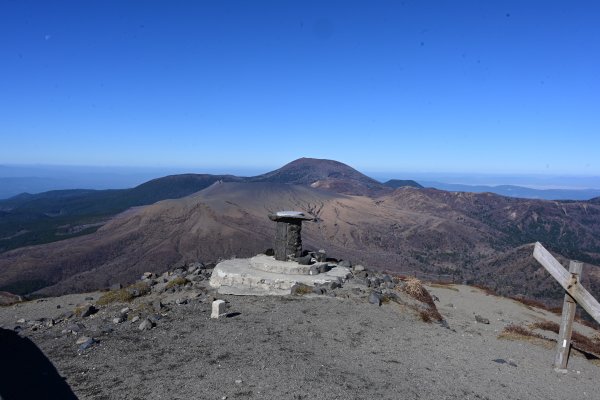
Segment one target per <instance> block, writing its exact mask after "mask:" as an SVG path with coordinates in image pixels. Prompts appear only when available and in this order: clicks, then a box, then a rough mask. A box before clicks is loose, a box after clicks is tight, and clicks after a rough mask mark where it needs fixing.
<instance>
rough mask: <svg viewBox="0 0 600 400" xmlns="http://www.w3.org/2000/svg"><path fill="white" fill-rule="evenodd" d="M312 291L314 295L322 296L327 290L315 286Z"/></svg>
mask: <svg viewBox="0 0 600 400" xmlns="http://www.w3.org/2000/svg"><path fill="white" fill-rule="evenodd" d="M312 291H313V293H314V294H318V295H323V294H325V293H327V289H325V288H324V287H320V286H315V287H314V288H313V290H312Z"/></svg>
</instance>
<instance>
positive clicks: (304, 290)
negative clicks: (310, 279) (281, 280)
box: [292, 283, 313, 296]
mask: <svg viewBox="0 0 600 400" xmlns="http://www.w3.org/2000/svg"><path fill="white" fill-rule="evenodd" d="M312 292H313V288H312V286H308V285H305V284H303V283H300V284H297V285H294V287H293V288H292V294H295V295H296V296H304V295H305V294H310V293H312Z"/></svg>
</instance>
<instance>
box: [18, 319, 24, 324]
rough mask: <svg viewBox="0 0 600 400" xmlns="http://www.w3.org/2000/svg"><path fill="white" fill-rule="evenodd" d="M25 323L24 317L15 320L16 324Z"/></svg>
mask: <svg viewBox="0 0 600 400" xmlns="http://www.w3.org/2000/svg"><path fill="white" fill-rule="evenodd" d="M24 323H25V318H21V319H18V320H17V324H24Z"/></svg>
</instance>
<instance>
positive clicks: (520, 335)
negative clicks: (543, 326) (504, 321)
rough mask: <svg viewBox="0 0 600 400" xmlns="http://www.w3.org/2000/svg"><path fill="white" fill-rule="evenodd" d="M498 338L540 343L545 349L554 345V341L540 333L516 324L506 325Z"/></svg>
mask: <svg viewBox="0 0 600 400" xmlns="http://www.w3.org/2000/svg"><path fill="white" fill-rule="evenodd" d="M498 339H505V340H524V341H527V342H531V343H535V344H538V345H541V346H543V347H545V348H547V349H551V348H553V347H554V343H555V342H554V341H552V340H550V339H548V338H546V337H544V336H542V335H540V334H539V333H535V332H533V331H531V330H530V329H528V328H526V327H524V326H522V325H517V324H510V325H507V326H506V327H505V328H504V329H503V330H502V332H500V335H498Z"/></svg>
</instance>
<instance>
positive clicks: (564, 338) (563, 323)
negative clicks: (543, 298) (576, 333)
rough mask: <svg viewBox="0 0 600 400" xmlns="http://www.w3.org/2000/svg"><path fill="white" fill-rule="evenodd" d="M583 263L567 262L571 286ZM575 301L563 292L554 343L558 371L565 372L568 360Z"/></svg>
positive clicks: (576, 282) (577, 276)
mask: <svg viewBox="0 0 600 400" xmlns="http://www.w3.org/2000/svg"><path fill="white" fill-rule="evenodd" d="M582 269H583V264H582V263H580V262H579V261H571V262H570V263H569V272H570V273H571V284H570V285H571V286H573V285H577V284H578V283H579V281H580V280H581V272H582ZM576 308H577V302H576V301H575V299H573V297H571V295H570V294H569V293H565V300H564V301H563V308H562V315H561V319H560V330H559V332H558V341H557V344H556V357H555V358H554V368H555V369H556V370H557V371H559V372H566V370H567V361H568V360H569V350H570V348H571V334H572V333H573V321H574V320H575V309H576Z"/></svg>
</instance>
